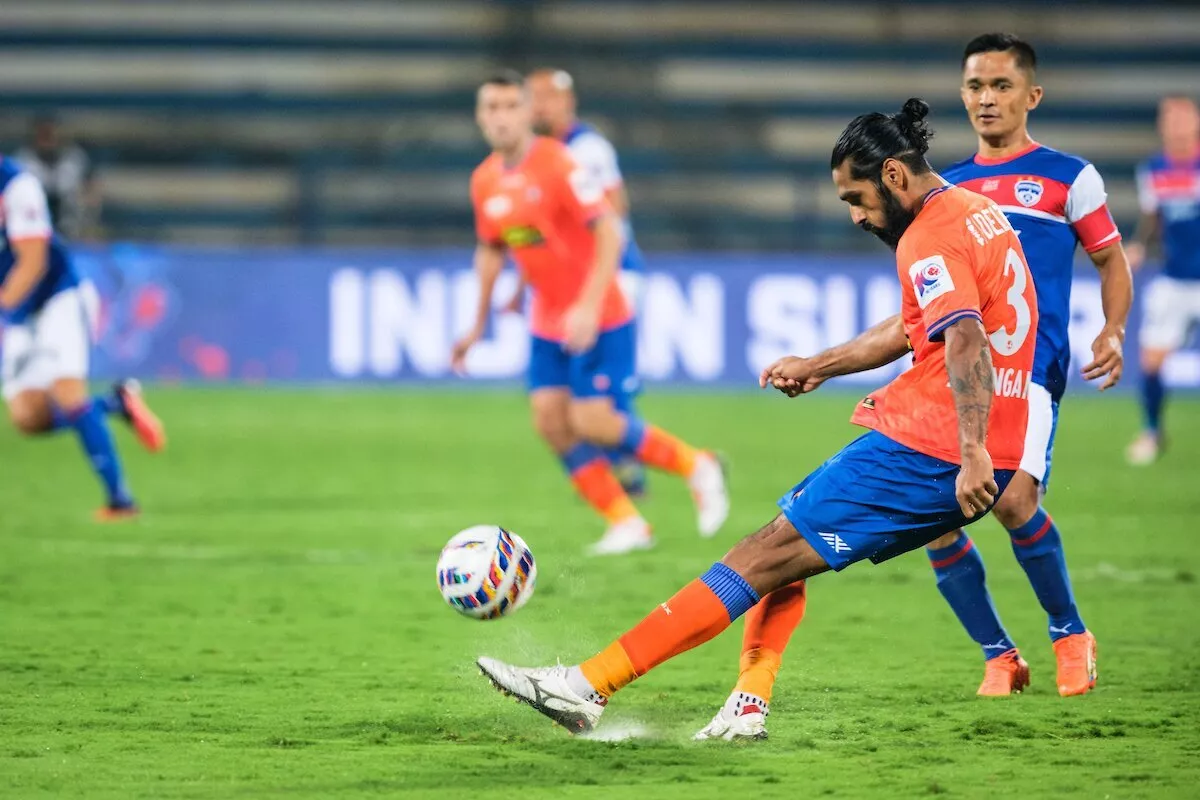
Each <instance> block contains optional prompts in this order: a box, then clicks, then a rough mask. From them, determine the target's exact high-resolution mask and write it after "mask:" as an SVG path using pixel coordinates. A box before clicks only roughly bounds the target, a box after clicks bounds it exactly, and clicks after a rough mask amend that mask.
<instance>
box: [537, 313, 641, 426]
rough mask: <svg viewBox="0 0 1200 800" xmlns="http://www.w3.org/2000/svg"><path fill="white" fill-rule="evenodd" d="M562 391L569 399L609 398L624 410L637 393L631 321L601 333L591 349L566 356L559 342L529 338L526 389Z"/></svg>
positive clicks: (638, 387)
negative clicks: (568, 393) (557, 389)
mask: <svg viewBox="0 0 1200 800" xmlns="http://www.w3.org/2000/svg"><path fill="white" fill-rule="evenodd" d="M547 388H566V389H569V390H570V392H571V396H572V397H578V398H581V399H582V398H591V397H611V398H612V399H613V403H614V404H615V405H616V407H617V408H618V409H622V410H624V409H625V408H627V407H628V405H629V400H630V398H632V397H633V396H634V395H636V394H637V393H638V390H639V389H640V384H639V381H638V376H637V341H636V337H635V333H634V325H633V323H632V322H630V323H626V324H625V325H621V326H620V327H617V328H613V329H612V330H610V331H604V332H603V333H601V334H600V335H599V337H597V339H596V344H595V345H594V346H593V347H592V349H591V350H588V351H587V352H586V353H579V354H578V355H576V354H573V353H569V352H567V350H566V349H565V348H564V347H563V344H562V342H556V341H553V340H552V339H543V338H541V337H538V336H534V337H533V341H532V343H531V345H530V349H529V390H530V391H534V390H536V389H547Z"/></svg>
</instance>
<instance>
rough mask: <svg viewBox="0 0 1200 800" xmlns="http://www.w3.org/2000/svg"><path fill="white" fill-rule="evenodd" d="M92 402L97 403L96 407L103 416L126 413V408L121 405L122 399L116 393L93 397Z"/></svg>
mask: <svg viewBox="0 0 1200 800" xmlns="http://www.w3.org/2000/svg"><path fill="white" fill-rule="evenodd" d="M92 402H93V403H95V405H96V407H97V408H99V409H100V412H101V413H103V414H124V413H125V407H124V406H123V405H121V398H119V397H117V393H116V392H108V393H106V394H98V395H95V396H93V397H92Z"/></svg>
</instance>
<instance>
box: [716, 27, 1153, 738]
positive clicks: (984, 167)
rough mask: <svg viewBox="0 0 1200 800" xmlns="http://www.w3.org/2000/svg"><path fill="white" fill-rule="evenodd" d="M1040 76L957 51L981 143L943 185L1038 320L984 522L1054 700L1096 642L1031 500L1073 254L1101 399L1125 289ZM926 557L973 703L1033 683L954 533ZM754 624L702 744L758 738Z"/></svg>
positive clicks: (1101, 195) (767, 674)
mask: <svg viewBox="0 0 1200 800" xmlns="http://www.w3.org/2000/svg"><path fill="white" fill-rule="evenodd" d="M1036 65H1037V59H1036V54H1035V52H1034V50H1033V48H1032V47H1031V46H1030V45H1029V44H1028V43H1026V42H1024V41H1022V40H1020V39H1018V38H1016V37H1015V36H1011V35H1008V34H984V35H982V36H979V37H977V38H975V39H974V40H972V41H971V42H969V43H968V44H967V46H966V48H965V51H964V54H963V63H962V70H963V72H962V79H963V84H962V98H963V104H964V105H965V106H966V109H967V115H968V117H969V119H970V122H971V125H972V127H974V129H975V132H976V133H977V134H978V137H979V141H978V146H979V151H978V154H977V155H976V156H974V157H973V158H971V159H968V160H966V161H962V162H960V163H958V164H954V165H952V166H951V167H950V168H949V169H947V170H945V171H943V172H942V177H943V178H945V179H946V180H948V181H952V182H954V183H957V184H958V185H960V186H962V187H964V188H966V189H970V190H972V191H974V192H977V193H979V194H983V195H985V196H987V197H989V198H991V199H992V200H993V201H994V202H995V203H996V204H997V205H998V206H999V208H1000V209H1001V210H1003V211H1004V213H1005V216H1006V217H1007V219H1008V221H1009V222H1010V224H1011V225H1012V226H1013V228H1014V229H1015V230H1016V231H1017V233H1018V235H1019V236H1020V239H1021V246H1022V248H1023V249H1024V252H1025V257H1026V260H1027V262H1028V264H1029V268H1030V271H1031V272H1032V274H1033V282H1034V286H1035V288H1036V290H1037V296H1038V309H1039V315H1040V321H1039V324H1038V330H1037V350H1036V357H1035V362H1034V370H1033V379H1032V383H1031V384H1030V385H1029V386H1028V388H1027V394H1028V398H1029V425H1028V428H1027V433H1026V437H1025V444H1024V457H1023V459H1022V461H1021V468H1020V470H1018V472H1017V473H1016V475H1015V476H1014V477H1013V480H1012V482H1011V483H1010V484H1009V487H1008V490H1007V491H1006V492H1005V493H1004V495H1003V496H1002V497H1001V498H1000V500H999V501H997V503H996V506H995V508H993V509H992V513H993V514H995V516H996V519H997V520H999V522H1000V524H1002V525H1004V527H1005V528H1006V529H1007V530H1008V532H1009V536H1010V539H1011V542H1012V548H1013V553H1014V554H1015V555H1016V557H1017V560H1018V562H1020V564H1021V566H1022V568H1024V570H1025V573H1026V575H1027V576H1028V578H1029V581H1030V583H1031V584H1032V585H1033V588H1034V592H1035V594H1036V595H1037V597H1038V600H1039V601H1040V602H1041V604H1042V607H1043V608H1044V609H1045V610H1046V613H1047V615H1048V617H1049V632H1050V638H1051V641H1052V642H1053V643H1054V652H1055V657H1056V660H1057V662H1058V688H1059V692H1060V693H1061V694H1064V695H1072V694H1082V693H1084V692H1087V691H1089V690H1090V689H1091V688H1092V686H1094V683H1095V640H1094V638H1093V637H1092V634H1091V633H1090V632H1088V631H1087V630H1086V628H1085V627H1084V624H1083V620H1082V619H1081V618H1080V615H1079V611H1078V608H1077V607H1076V603H1075V597H1074V593H1073V591H1072V588H1071V581H1070V578H1069V576H1068V574H1067V568H1066V561H1065V557H1064V555H1063V547H1062V541H1061V539H1060V537H1059V533H1058V529H1057V528H1056V527H1055V525H1054V523H1053V521H1051V519H1050V517H1049V515H1048V514H1047V513H1046V512H1045V510H1043V509H1042V508H1041V507H1040V502H1041V496H1042V493H1043V492H1044V488H1045V486H1046V482H1047V480H1048V478H1049V473H1050V460H1051V453H1052V450H1053V447H1054V433H1055V430H1056V426H1057V421H1058V404H1059V401H1060V399H1061V398H1062V395H1063V392H1064V390H1065V389H1066V383H1067V370H1068V368H1069V364H1070V342H1069V340H1068V335H1067V328H1068V323H1069V321H1070V296H1071V276H1072V273H1073V271H1074V265H1073V261H1074V255H1075V249H1076V246H1077V245H1079V244H1082V245H1083V248H1084V250H1085V251H1086V252H1087V253H1088V255H1089V257H1090V258H1091V259H1092V262H1093V263H1094V264H1095V265H1096V268H1097V269H1098V270H1099V271H1100V277H1101V288H1102V295H1103V302H1104V314H1105V320H1106V324H1105V327H1104V329H1103V330H1102V331H1101V333H1100V335H1099V336H1098V337H1097V338H1096V340H1095V341H1094V342H1093V344H1092V352H1093V354H1094V355H1095V360H1094V361H1093V362H1092V363H1090V364H1088V365H1087V366H1086V367H1084V370H1083V371H1084V376H1085V377H1087V378H1088V379H1089V380H1094V379H1098V378H1101V377H1105V376H1107V379H1106V380H1105V382H1104V383H1103V384H1102V385H1101V388H1102V389H1107V388H1109V387H1111V386H1113V385H1115V384H1116V382H1117V381H1118V380H1119V379H1120V377H1121V368H1122V364H1123V361H1122V351H1121V344H1122V342H1123V340H1124V337H1125V320H1126V317H1127V316H1128V313H1129V306H1130V302H1131V300H1132V294H1133V288H1132V281H1131V278H1130V272H1129V268H1128V265H1127V263H1126V259H1125V255H1124V252H1123V250H1122V248H1121V244H1120V234H1119V233H1118V232H1117V228H1116V225H1115V224H1114V223H1113V220H1112V217H1111V215H1110V214H1109V212H1108V208H1107V205H1106V195H1105V191H1104V184H1103V181H1102V180H1101V178H1100V175H1099V173H1097V172H1096V170H1095V168H1094V167H1093V166H1091V165H1090V164H1088V162H1086V161H1084V160H1083V159H1081V158H1078V157H1077V156H1072V155H1067V154H1066V153H1061V152H1058V151H1056V150H1052V149H1050V148H1048V147H1043V146H1042V145H1040V144H1038V143H1037V142H1035V141H1034V140H1033V139H1032V138H1031V137H1030V135H1029V132H1028V127H1027V125H1028V118H1029V113H1030V112H1031V111H1032V110H1033V109H1035V108H1036V107H1037V106H1038V103H1039V102H1040V101H1041V98H1042V87H1040V86H1037V85H1036V83H1035V80H1034V78H1035V72H1034V70H1035V68H1036ZM894 319H896V318H894ZM887 324H888V322H886V321H885V323H882V325H883V326H886V325H887ZM878 330H879V328H877V329H873V330H872V331H869V332H867V333H866V334H864V336H863V342H864V344H869V343H870V342H871V341H873V340H874V339H875V338H876V337H877V335H878V333H877V331H878ZM831 352H836V351H831ZM829 358H830V355H829V353H822V354H820V355H818V356H816V359H817V360H818V361H819V362H824V361H828V360H829ZM817 385H820V382H818V383H817ZM812 388H815V386H814V387H812ZM928 554H929V558H930V561H931V562H932V564H933V568H934V572H935V573H936V575H937V581H938V589H939V590H940V591H941V593H942V596H943V597H945V598H946V600H947V602H948V603H949V604H950V607H951V608H952V609H953V610H954V613H955V615H956V616H957V617H958V619H959V621H960V622H962V624H963V626H964V627H965V628H966V630H967V633H968V634H970V636H971V638H972V639H974V640H975V641H976V642H977V643H978V644H979V645H980V647H981V648H982V649H983V655H984V659H985V660H986V669H985V672H984V679H983V682H982V684H981V685H980V687H979V694H981V695H986V696H993V695H1008V694H1011V693H1013V692H1017V691H1020V690H1021V689H1022V688H1024V686H1025V685H1026V684H1027V683H1028V682H1029V667H1028V665H1027V664H1026V663H1025V661H1024V660H1023V659H1022V658H1021V656H1020V654H1019V652H1018V651H1017V648H1016V645H1015V644H1014V643H1013V641H1012V639H1011V637H1010V636H1009V635H1008V633H1007V631H1006V630H1005V629H1004V626H1003V625H1002V624H1001V622H1000V619H999V616H998V615H997V613H996V609H995V606H994V604H993V603H992V599H991V596H990V594H989V592H988V589H987V584H986V573H985V571H984V565H983V559H982V557H981V556H980V554H979V551H978V550H976V549H975V546H974V543H973V542H972V541H971V539H970V537H968V536H967V535H966V533H965V532H963V531H961V530H958V531H953V532H951V533H948V534H946V535H945V536H943V537H941V538H939V539H936V540H934V541H933V542H930V544H929V545H928ZM772 602H773V603H775V604H777V605H784V606H785V608H783V609H780V610H779V611H774V612H772V614H771V615H770V618H773V619H776V620H781V619H784V618H785V617H786V613H787V609H788V608H790V609H791V612H790V613H792V614H794V615H795V622H796V623H798V622H799V619H800V618H801V617H802V616H803V614H804V602H805V599H804V594H803V591H802V590H797V591H796V592H795V594H794V596H793V597H792V598H790V599H788V600H786V601H785V599H784V598H782V597H778V598H774V599H773V600H772ZM760 616H763V610H759V609H755V610H754V612H753V613H751V614H749V615H747V618H746V630H745V634H744V639H743V647H742V650H743V652H742V657H741V664H740V670H739V676H738V681H737V684H736V685H735V687H734V690H733V692H732V693H731V694H730V696H729V698H728V700H727V701H726V703H725V705H724V706H723V707H722V709H721V710H720V711H719V712H718V713H717V715H716V717H714V718H713V721H712V722H711V723H710V724H709V726H708V727H707V728H705V729H704V730H703V731H701V732H700V734H698V735H699V736H700V737H701V738H711V737H713V736H722V737H725V738H747V737H749V738H754V737H755V736H757V735H759V734H760V733H761V732H762V730H763V727H762V725H763V721H762V711H763V709H765V703H769V702H770V699H771V693H772V689H773V687H774V683H775V677H776V674H777V673H778V670H779V667H780V664H781V661H782V653H783V648H784V647H785V646H786V645H787V642H788V638H789V637H790V635H791V627H788V626H787V625H783V626H779V625H776V626H775V627H774V628H773V629H768V628H764V627H763V626H762V625H761V624H760V623H759V618H760ZM748 698H749V699H748Z"/></svg>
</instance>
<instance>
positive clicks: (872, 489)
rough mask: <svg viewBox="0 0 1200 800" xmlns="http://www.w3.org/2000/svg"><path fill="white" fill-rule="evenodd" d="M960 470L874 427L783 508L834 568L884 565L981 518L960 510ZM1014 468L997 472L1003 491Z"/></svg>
mask: <svg viewBox="0 0 1200 800" xmlns="http://www.w3.org/2000/svg"><path fill="white" fill-rule="evenodd" d="M958 471H959V467H958V465H957V464H951V463H950V462H948V461H942V460H941V459H938V458H934V457H933V456H927V455H925V454H924V453H918V452H917V451H916V450H913V449H911V448H909V447H905V446H904V445H902V444H899V443H897V442H894V441H892V440H891V439H889V438H887V437H886V436H884V435H883V434H881V433H878V432H876V431H871V432H870V433H867V434H865V435H863V436H860V437H859V438H858V439H856V440H854V441H853V442H851V443H850V444H849V445H847V446H846V447H845V448H843V449H842V450H841V452H839V453H837V454H836V455H835V456H833V458H831V459H829V460H828V461H826V462H825V463H824V464H822V465H821V466H820V467H818V468H817V470H816V471H815V472H813V473H812V474H811V475H809V476H808V477H807V478H805V479H804V482H803V483H800V484H799V485H797V486H795V487H793V488H792V489H791V490H790V491H789V492H788V493H787V494H785V495H784V496H783V497H781V498H780V499H779V508H780V509H782V511H783V515H784V516H785V517H787V519H788V521H789V522H791V523H792V525H793V526H794V527H795V528H796V530H797V531H799V532H800V535H801V536H803V537H804V538H805V539H806V540H807V541H808V543H809V544H811V545H812V546H813V548H814V549H815V550H816V551H817V552H818V553H820V554H821V556H822V558H824V559H825V562H826V563H827V564H829V566H830V567H832V568H833V569H835V570H842V569H845V568H846V567H848V566H850V565H851V564H853V563H855V562H856V561H862V560H863V559H870V560H871V561H872V562H873V563H876V564H878V563H881V562H883V561H887V560H888V559H889V558H895V557H896V556H898V555H901V554H902V553H907V552H908V551H910V550H916V549H917V548H919V547H923V546H925V545H926V544H928V543H929V542H931V541H933V540H934V539H936V538H938V537H939V536H942V535H943V534H946V533H949V532H950V531H953V530H957V529H958V528H961V527H963V526H964V525H967V524H969V523H971V522H974V521H976V520H978V519H981V518H982V517H983V515H982V514H981V515H979V516H978V517H974V518H972V519H968V518H967V517H965V516H963V513H962V510H961V509H959V507H958V500H957V499H956V498H955V495H954V482H955V479H956V478H957V477H958ZM1013 474H1014V471H1013V470H996V483H997V484H998V485H999V487H1000V491H1001V492H1003V491H1004V489H1005V488H1006V487H1007V486H1008V482H1009V481H1010V480H1012V476H1013Z"/></svg>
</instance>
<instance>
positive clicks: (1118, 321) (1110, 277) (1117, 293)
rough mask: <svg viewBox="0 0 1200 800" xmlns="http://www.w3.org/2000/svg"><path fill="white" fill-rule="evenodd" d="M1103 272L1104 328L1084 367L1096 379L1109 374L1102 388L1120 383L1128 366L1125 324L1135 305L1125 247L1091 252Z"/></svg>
mask: <svg viewBox="0 0 1200 800" xmlns="http://www.w3.org/2000/svg"><path fill="white" fill-rule="evenodd" d="M1090 256H1091V259H1092V263H1093V264H1095V265H1096V270H1097V271H1098V272H1099V273H1100V297H1101V301H1102V303H1103V305H1104V328H1103V330H1101V331H1100V335H1099V336H1097V337H1096V340H1095V341H1094V342H1092V355H1093V359H1092V362H1091V363H1090V364H1088V365H1087V366H1085V367H1084V368H1083V377H1084V378H1086V379H1087V380H1089V381H1090V380H1095V379H1096V378H1100V377H1103V376H1106V375H1107V376H1108V378H1107V380H1105V381H1104V383H1103V384H1101V386H1100V391H1104V390H1105V389H1109V388H1111V387H1113V386H1116V385H1117V381H1119V380H1121V372H1122V370H1123V369H1124V366H1125V357H1124V354H1123V352H1122V349H1121V348H1122V345H1123V344H1124V342H1125V323H1126V322H1127V321H1128V319H1129V307H1130V306H1131V305H1133V273H1132V272H1131V270H1130V265H1129V259H1128V258H1127V257H1126V255H1125V249H1124V248H1123V247H1122V246H1121V244H1120V243H1119V242H1118V243H1117V244H1112V245H1109V246H1108V247H1104V248H1101V249H1100V250H1097V251H1096V252H1094V253H1091V254H1090Z"/></svg>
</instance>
